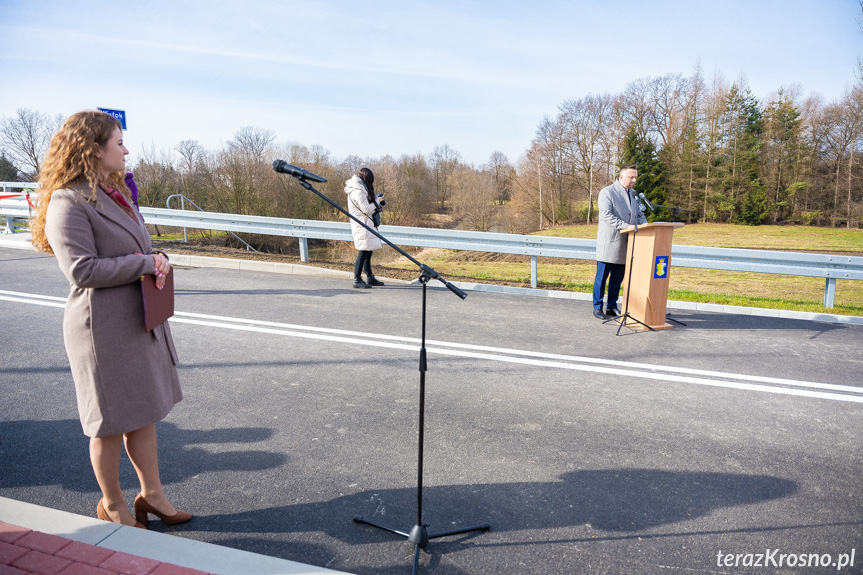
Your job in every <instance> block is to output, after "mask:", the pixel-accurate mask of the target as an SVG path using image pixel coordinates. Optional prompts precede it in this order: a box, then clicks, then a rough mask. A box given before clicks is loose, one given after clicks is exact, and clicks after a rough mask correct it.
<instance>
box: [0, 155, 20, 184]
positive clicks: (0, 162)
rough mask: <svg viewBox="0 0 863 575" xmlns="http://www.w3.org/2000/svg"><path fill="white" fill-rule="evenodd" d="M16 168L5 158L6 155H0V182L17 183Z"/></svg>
mask: <svg viewBox="0 0 863 575" xmlns="http://www.w3.org/2000/svg"><path fill="white" fill-rule="evenodd" d="M18 177H19V176H18V168H16V167H15V164H13V163H12V161H11V160H10V159H9V158H7V157H6V154H0V182H17V181H18Z"/></svg>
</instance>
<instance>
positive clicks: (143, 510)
mask: <svg viewBox="0 0 863 575" xmlns="http://www.w3.org/2000/svg"><path fill="white" fill-rule="evenodd" d="M148 513H152V514H153V515H155V516H156V517H158V518H159V519H161V520H162V523H164V524H165V525H177V524H179V523H185V522H186V521H188V520H189V519H191V518H192V514H191V513H186V512H185V511H177V512H176V513H174V514H173V515H165V514H164V513H162V512H160V511H157V510H156V508H155V507H153V506H152V505H150V504H149V503H147V500H146V499H144V496H143V495H141V494H140V493H139V494H138V496H137V497H136V498H135V519H137V520H138V521H139V522H141V523H143V524H144V525H147V522H148V520H149V517H148V516H147V514H148Z"/></svg>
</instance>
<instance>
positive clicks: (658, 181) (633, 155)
mask: <svg viewBox="0 0 863 575" xmlns="http://www.w3.org/2000/svg"><path fill="white" fill-rule="evenodd" d="M626 164H636V165H637V166H638V179H637V180H636V182H635V191H636V192H637V193H640V194H644V195H645V196H646V197H647V199H648V200H650V202H651V203H653V204H660V205H668V204H667V202H668V192H667V191H666V190H665V186H664V184H663V181H662V180H663V178H662V176H663V171H664V170H663V167H662V162H660V160H659V157H658V155H657V153H656V145H655V144H654V143H653V142H652V141H651V140H650V139H649V138H648V139H642V138H641V137H640V136H639V135H638V131H637V130H636V128H635V125H631V126H630V128H629V131H628V132H627V133H626V138H624V141H623V151H622V152H621V154H620V165H619V166H618V168H620V167H623V166H625V165H626ZM646 215H647V221H649V222H655V221H658V220H661V218H660V216H662V215H663V214H662V212H661V211H660V213H659V214H656V213H654V212H651V211H648V213H647V214H646Z"/></svg>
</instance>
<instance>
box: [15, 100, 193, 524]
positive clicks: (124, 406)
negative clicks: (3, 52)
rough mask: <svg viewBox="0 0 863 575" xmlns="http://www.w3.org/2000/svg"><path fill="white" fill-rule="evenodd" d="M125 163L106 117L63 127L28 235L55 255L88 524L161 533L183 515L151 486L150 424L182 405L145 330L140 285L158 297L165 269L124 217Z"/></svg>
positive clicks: (163, 351)
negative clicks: (90, 494)
mask: <svg viewBox="0 0 863 575" xmlns="http://www.w3.org/2000/svg"><path fill="white" fill-rule="evenodd" d="M128 153H129V152H128V150H127V149H126V147H125V146H124V145H123V133H122V130H121V128H120V123H119V122H118V121H117V120H116V119H115V118H113V117H112V116H110V115H108V114H105V113H103V112H96V111H85V112H79V113H77V114H75V115H73V116H71V117H70V118H69V119H68V120H66V122H65V123H64V124H63V126H62V127H61V128H60V130H59V131H58V132H57V133H56V134H55V135H54V137H53V138H52V139H51V144H50V147H49V149H48V153H47V155H46V157H45V162H44V164H43V166H42V170H41V172H40V174H39V184H40V190H39V191H40V194H39V204H38V207H37V210H36V214H35V216H34V218H33V221H32V222H31V231H32V233H33V240H32V241H33V245H34V246H35V247H36V248H37V249H39V250H42V251H45V252H48V253H54V254H55V255H56V257H57V263H58V264H59V266H60V269H61V270H62V272H63V274H64V275H65V276H66V278H67V279H68V280H69V283H70V286H71V289H70V292H69V297H68V299H67V301H66V312H65V314H64V317H63V340H64V343H65V345H66V353H67V355H68V356H69V365H70V366H71V369H72V378H73V379H74V381H75V391H76V395H77V398H78V413H79V416H80V419H81V426H82V427H83V429H84V434H85V435H87V436H89V437H90V461H91V463H92V465H93V471H94V472H95V475H96V480H97V482H98V483H99V487H100V489H101V491H102V499H100V500H99V503H98V505H97V506H96V514H97V517H99V518H100V519H104V520H106V521H111V522H114V523H122V524H124V525H135V526H136V527H146V524H147V520H148V513H153V514H154V515H156V516H158V517H159V518H161V519H162V521H163V522H165V523H167V524H175V523H182V522H184V521H188V520H189V519H191V515H189V514H188V513H186V512H185V511H177V510H176V509H175V508H174V507H173V506H172V505H171V503H170V502H169V501H168V499H167V498H166V496H165V493H164V491H163V489H162V483H161V479H160V476H159V460H158V451H157V441H156V426H155V424H156V422H157V421H160V420H161V419H163V418H164V417H165V416H166V415H167V414H168V412H169V411H170V410H171V408H172V407H173V406H174V404H175V403H177V402H178V401H180V400H181V399H182V398H183V393H182V390H181V389H180V382H179V378H178V376H177V367H176V364H177V353H176V351H175V349H174V342H173V340H172V339H171V330H170V329H169V328H168V324H167V322H165V323H163V324H162V325H159V326H157V327H156V328H154V329H153V330H152V331H150V332H147V331H145V330H144V312H143V303H142V300H141V287H140V280H139V278H140V277H141V276H142V275H145V274H152V275H155V276H156V277H157V279H156V285H157V287H161V286H162V285H164V281H165V274H166V273H167V272H168V270H169V264H168V260H167V257H166V256H165V255H164V254H160V253H156V252H154V250H153V249H152V247H151V244H150V237H149V234H148V233H147V229H146V227H145V226H144V222H143V220H142V219H141V216H140V214H139V213H138V211H137V210H136V209H134V208H133V207H132V206H131V203H132V202H131V199H130V198H131V194H130V192H129V190H128V188H127V187H126V184H125V182H124V180H123V176H124V173H125V167H126V166H125V164H126V160H125V156H126V154H128ZM124 443H125V447H126V452H127V453H128V455H129V459H130V460H131V461H132V465H133V466H134V467H135V471H136V472H137V474H138V479H139V480H140V483H141V493H140V494H139V495H138V496H137V497H136V499H135V502H134V508H135V517H132V514H131V513H130V512H129V507H128V505H127V503H126V501H125V499H124V497H123V491H122V489H121V487H120V455H121V451H122V448H123V444H124ZM136 519H137V521H136Z"/></svg>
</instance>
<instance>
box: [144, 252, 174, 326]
mask: <svg viewBox="0 0 863 575" xmlns="http://www.w3.org/2000/svg"><path fill="white" fill-rule="evenodd" d="M141 293H142V294H143V296H144V331H152V330H153V328H154V327H156V326H157V325H159V324H161V323H162V322H164V321H166V320H167V319H168V318H169V317H171V316H172V315H174V268H173V267H171V268H170V269H169V270H168V275H166V276H165V287H163V288H162V289H158V288H156V276H154V275H152V274H150V275H145V276H141Z"/></svg>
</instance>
